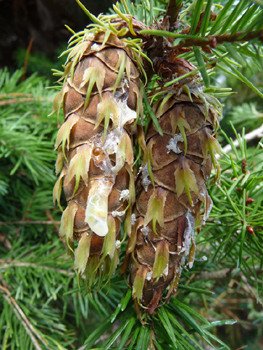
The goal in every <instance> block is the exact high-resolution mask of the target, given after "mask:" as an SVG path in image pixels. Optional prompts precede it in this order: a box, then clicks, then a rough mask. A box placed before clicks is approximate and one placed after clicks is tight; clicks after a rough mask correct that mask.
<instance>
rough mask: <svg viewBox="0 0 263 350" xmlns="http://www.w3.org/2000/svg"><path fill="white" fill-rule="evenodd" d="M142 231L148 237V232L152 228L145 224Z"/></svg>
mask: <svg viewBox="0 0 263 350" xmlns="http://www.w3.org/2000/svg"><path fill="white" fill-rule="evenodd" d="M141 231H142V234H143V235H144V236H145V237H147V236H148V233H149V232H150V228H149V227H148V226H145V227H143V228H142V229H141Z"/></svg>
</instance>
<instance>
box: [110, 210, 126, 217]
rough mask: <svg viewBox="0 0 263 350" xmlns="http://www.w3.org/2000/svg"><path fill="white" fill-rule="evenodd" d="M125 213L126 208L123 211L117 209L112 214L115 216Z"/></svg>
mask: <svg viewBox="0 0 263 350" xmlns="http://www.w3.org/2000/svg"><path fill="white" fill-rule="evenodd" d="M124 214H125V210H123V211H117V210H114V211H113V212H112V213H111V215H112V216H113V217H114V218H115V217H116V216H122V215H124Z"/></svg>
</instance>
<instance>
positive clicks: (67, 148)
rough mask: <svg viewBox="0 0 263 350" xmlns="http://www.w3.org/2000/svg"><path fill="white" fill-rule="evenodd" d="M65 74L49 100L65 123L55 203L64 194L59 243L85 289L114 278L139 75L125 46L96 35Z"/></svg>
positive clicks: (129, 182)
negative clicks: (64, 248) (61, 83)
mask: <svg viewBox="0 0 263 350" xmlns="http://www.w3.org/2000/svg"><path fill="white" fill-rule="evenodd" d="M65 72H66V73H65V74H64V75H65V76H64V85H63V88H62V90H61V92H60V94H59V96H58V98H57V99H56V100H55V104H56V105H55V108H58V109H60V107H62V105H63V110H64V123H63V124H62V126H61V128H60V130H59V131H58V136H57V140H56V146H55V148H57V149H58V159H57V164H56V171H57V174H58V175H59V177H58V181H57V183H56V185H55V187H54V200H55V201H57V202H58V204H59V205H60V194H61V191H62V187H63V190H64V193H65V196H66V200H67V207H66V209H65V210H64V212H63V215H62V223H61V228H60V237H61V239H62V241H63V242H64V243H65V245H66V247H67V249H68V251H69V253H70V254H71V255H72V256H73V257H74V268H75V270H76V271H77V273H78V274H80V275H81V276H82V277H84V279H85V280H86V283H87V285H88V287H92V285H93V284H95V283H96V282H98V281H99V280H102V278H103V276H108V277H109V278H110V276H111V275H112V274H113V273H114V271H115V268H116V266H117V263H118V259H119V258H118V249H119V247H120V240H121V238H120V225H121V222H122V221H123V219H124V218H125V215H126V212H127V208H128V207H129V206H131V205H132V204H133V203H132V202H133V201H134V198H135V195H134V191H135V189H134V176H133V169H132V165H133V162H134V159H133V149H132V147H133V140H132V138H133V136H132V133H133V134H135V133H136V128H134V126H135V124H136V121H137V118H138V114H139V113H140V112H141V109H142V107H141V97H140V80H139V76H140V73H139V70H138V68H137V63H136V61H135V60H134V59H133V52H132V50H131V49H130V48H129V47H128V45H127V43H126V42H124V41H123V40H121V39H119V38H118V37H117V35H116V34H114V33H113V32H112V33H110V34H109V32H107V33H106V31H105V30H103V29H101V30H97V32H96V31H94V30H92V31H91V32H90V33H89V32H87V33H86V34H85V35H84V36H83V38H82V40H81V41H80V42H79V43H77V44H76V46H74V47H73V48H72V50H71V52H70V53H69V58H68V60H67V66H66V68H65ZM128 212H129V213H130V215H131V211H128ZM129 221H130V219H129ZM85 276H88V278H85Z"/></svg>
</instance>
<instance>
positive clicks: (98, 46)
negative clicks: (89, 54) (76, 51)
mask: <svg viewBox="0 0 263 350" xmlns="http://www.w3.org/2000/svg"><path fill="white" fill-rule="evenodd" d="M100 48H101V46H100V45H98V44H93V45H92V46H91V49H92V50H93V51H99V50H100Z"/></svg>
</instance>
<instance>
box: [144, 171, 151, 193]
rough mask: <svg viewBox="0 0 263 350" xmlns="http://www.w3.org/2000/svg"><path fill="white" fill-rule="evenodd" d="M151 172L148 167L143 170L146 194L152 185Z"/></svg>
mask: <svg viewBox="0 0 263 350" xmlns="http://www.w3.org/2000/svg"><path fill="white" fill-rule="evenodd" d="M148 176H149V172H148V168H147V165H145V167H143V168H142V185H143V187H144V190H145V192H147V191H148V186H149V185H150V184H151V180H150V179H149V178H148Z"/></svg>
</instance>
